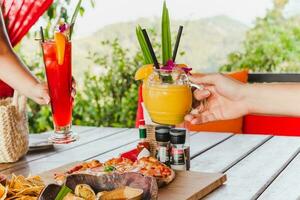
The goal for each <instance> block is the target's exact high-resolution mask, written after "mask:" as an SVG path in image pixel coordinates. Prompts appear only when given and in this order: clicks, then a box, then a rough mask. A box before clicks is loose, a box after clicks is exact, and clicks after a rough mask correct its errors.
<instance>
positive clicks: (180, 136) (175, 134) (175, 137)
mask: <svg viewBox="0 0 300 200" xmlns="http://www.w3.org/2000/svg"><path fill="white" fill-rule="evenodd" d="M185 136H186V129H181V128H172V129H171V130H170V141H171V143H172V144H184V143H185Z"/></svg>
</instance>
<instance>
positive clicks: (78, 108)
mask: <svg viewBox="0 0 300 200" xmlns="http://www.w3.org/2000/svg"><path fill="white" fill-rule="evenodd" d="M94 3H95V2H94V1H93V0H91V3H90V5H91V6H94ZM286 3H287V0H274V9H272V10H269V11H268V13H267V15H266V16H265V17H264V18H258V19H257V21H256V24H255V26H254V27H253V28H252V29H251V30H249V31H248V33H247V36H246V39H245V41H244V43H243V47H244V48H243V50H242V51H240V52H232V53H231V54H229V55H228V62H227V63H226V64H224V65H223V66H221V67H220V71H235V70H240V69H244V68H248V69H250V70H251V71H256V72H257V71H258V72H299V71H300V56H299V55H300V23H299V21H300V20H299V18H297V17H291V18H285V17H284V16H283V14H282V13H283V12H282V11H283V8H284V6H285V4H286ZM69 5H70V0H64V1H61V0H60V1H59V0H56V1H54V3H53V5H52V6H51V8H50V9H49V10H48V11H47V13H45V15H44V16H43V18H44V19H45V21H46V22H47V24H46V30H45V31H46V34H45V35H46V37H51V33H53V25H54V24H56V22H57V20H58V19H59V18H64V19H65V20H66V21H68V20H69V17H70V14H71V13H68V12H67V11H68V9H67V8H68V6H69ZM84 11H85V8H84V7H82V8H81V9H80V14H81V15H83V14H84ZM155 33H156V31H155V30H152V31H151V36H152V39H153V40H154V46H155V49H156V50H157V49H160V47H161V45H160V44H159V43H158V42H157V41H159V38H160V37H159V36H158V35H157V34H155ZM29 37H30V38H31V39H33V38H34V37H37V33H35V34H31V35H29ZM101 48H105V49H106V51H105V52H106V53H105V54H103V53H100V51H99V52H89V57H88V59H90V60H91V61H92V63H93V64H94V66H93V67H89V68H88V70H86V71H85V72H83V83H82V84H81V85H78V86H77V96H76V99H75V102H76V104H75V107H74V113H73V123H74V124H76V125H87V126H113V127H133V126H134V123H135V114H136V106H137V91H138V84H139V83H138V82H136V81H134V80H133V77H134V73H135V71H136V70H137V68H138V67H139V66H141V65H142V64H143V57H142V54H141V52H140V50H139V49H136V51H135V52H133V53H132V52H131V53H129V50H128V49H126V48H124V47H122V46H121V45H120V43H119V41H118V39H115V40H112V41H103V42H102V43H100V44H99V49H101ZM21 50H22V46H19V47H18V48H17V51H18V52H19V55H21V57H22V58H23V60H24V62H25V63H26V64H27V65H28V66H29V67H30V70H32V71H33V73H34V74H36V75H37V76H38V77H39V78H40V79H41V80H43V79H44V70H43V68H42V67H41V66H43V63H42V55H41V53H40V54H36V55H35V57H26V56H22V51H21ZM102 52H103V51H102ZM157 55H159V53H157ZM159 58H160V56H159ZM95 66H96V67H95ZM28 108H29V124H30V131H31V132H32V133H38V132H43V131H46V130H50V129H52V119H51V111H50V108H49V107H48V106H39V105H37V104H35V103H34V102H32V101H29V103H28Z"/></svg>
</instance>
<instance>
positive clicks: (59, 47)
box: [54, 32, 67, 65]
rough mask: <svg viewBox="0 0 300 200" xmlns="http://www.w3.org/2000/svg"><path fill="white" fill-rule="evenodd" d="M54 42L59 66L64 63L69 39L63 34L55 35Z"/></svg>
mask: <svg viewBox="0 0 300 200" xmlns="http://www.w3.org/2000/svg"><path fill="white" fill-rule="evenodd" d="M54 41H55V44H56V58H57V62H58V64H59V65H62V64H63V63H64V59H65V50H66V43H67V37H66V36H65V35H64V34H63V33H59V32H57V33H55V34H54Z"/></svg>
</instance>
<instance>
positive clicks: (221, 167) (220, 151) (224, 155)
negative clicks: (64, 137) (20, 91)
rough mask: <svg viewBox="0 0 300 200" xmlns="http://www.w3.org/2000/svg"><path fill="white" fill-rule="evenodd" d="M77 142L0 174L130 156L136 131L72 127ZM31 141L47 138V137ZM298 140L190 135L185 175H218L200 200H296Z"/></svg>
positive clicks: (1, 167) (0, 169) (299, 194)
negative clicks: (218, 181) (223, 177)
mask: <svg viewBox="0 0 300 200" xmlns="http://www.w3.org/2000/svg"><path fill="white" fill-rule="evenodd" d="M74 129H75V131H76V132H78V133H79V135H80V140H79V141H78V142H75V143H72V144H68V145H58V146H55V149H53V150H49V151H44V152H39V153H29V154H28V155H27V156H26V157H24V158H23V159H22V160H20V161H19V162H17V163H14V164H0V173H4V174H11V173H16V174H24V175H28V174H38V173H41V172H43V171H46V170H51V169H53V168H57V167H59V166H61V165H65V164H68V163H70V162H74V161H82V160H89V159H99V160H106V159H109V158H111V157H114V156H118V155H119V154H120V153H122V152H125V151H128V150H131V149H132V148H134V147H135V146H136V142H137V140H138V130H137V129H121V128H95V127H76V126H75V127H74ZM33 137H47V134H45V135H42V136H33ZM299 152H300V137H299V138H298V137H272V136H267V135H233V134H231V133H196V134H193V135H192V136H191V156H192V160H191V170H193V171H201V172H223V173H226V174H227V178H228V181H227V183H226V184H225V185H223V186H222V187H220V188H219V189H217V190H216V191H214V192H213V193H211V194H209V195H208V196H207V197H206V198H205V199H209V200H210V199H217V200H227V199H228V200H235V199H237V200H243V199H246V200H248V199H270V200H277V199H278V200H290V199H291V200H294V199H298V198H299V199H300V155H299Z"/></svg>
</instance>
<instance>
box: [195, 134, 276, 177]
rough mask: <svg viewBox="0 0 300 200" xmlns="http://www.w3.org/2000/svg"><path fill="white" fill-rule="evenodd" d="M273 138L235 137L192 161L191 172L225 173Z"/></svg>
mask: <svg viewBox="0 0 300 200" xmlns="http://www.w3.org/2000/svg"><path fill="white" fill-rule="evenodd" d="M270 137H271V136H265V135H263V136H253V135H235V136H233V137H231V138H229V139H227V140H226V141H224V142H223V143H221V144H219V145H217V146H216V147H214V148H212V149H210V150H208V151H206V152H205V153H203V154H201V155H200V156H198V157H196V158H194V159H193V160H192V161H191V170H193V171H201V172H224V171H226V170H227V169H228V168H230V167H231V166H232V165H234V164H236V163H237V162H239V160H241V159H242V158H244V157H245V156H247V155H248V154H249V153H250V152H252V151H253V150H255V149H256V148H257V147H258V146H260V145H261V144H263V143H264V142H266V141H267V140H268V139H269V138H270Z"/></svg>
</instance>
